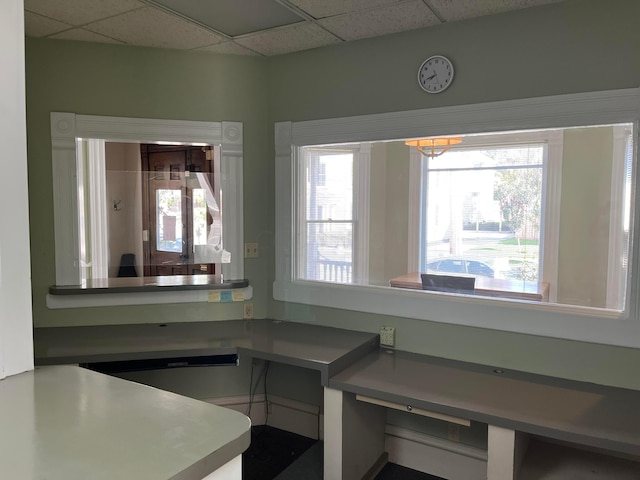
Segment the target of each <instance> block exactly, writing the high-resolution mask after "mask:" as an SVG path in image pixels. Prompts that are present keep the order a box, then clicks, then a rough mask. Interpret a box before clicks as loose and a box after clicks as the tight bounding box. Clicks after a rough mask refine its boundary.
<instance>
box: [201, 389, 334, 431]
mask: <svg viewBox="0 0 640 480" xmlns="http://www.w3.org/2000/svg"><path fill="white" fill-rule="evenodd" d="M267 398H268V400H269V406H268V411H267V409H266V408H265V396H264V394H260V395H254V396H253V402H252V403H251V408H249V395H239V396H235V397H218V398H207V399H204V401H205V402H208V403H213V404H214V405H218V406H221V407H226V408H230V409H232V410H235V411H237V412H240V413H242V414H244V415H247V416H249V418H251V424H252V425H264V424H265V423H266V424H267V425H269V426H271V427H275V428H279V429H281V430H286V431H287V432H292V433H296V434H298V435H302V436H305V437H308V438H315V439H318V438H319V436H320V435H321V431H322V428H321V423H320V421H321V416H320V415H319V411H320V408H319V407H317V406H315V405H309V404H307V403H302V402H298V401H296V400H291V399H289V398H284V397H279V396H276V395H269V396H268V397H267Z"/></svg>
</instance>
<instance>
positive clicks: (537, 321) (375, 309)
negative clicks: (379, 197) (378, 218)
mask: <svg viewBox="0 0 640 480" xmlns="http://www.w3.org/2000/svg"><path fill="white" fill-rule="evenodd" d="M639 92H640V89H637V88H633V89H624V90H615V91H604V92H590V93H579V94H570V95H559V96H552V97H543V98H531V99H523V100H513V101H503V102H493V103H488V104H475V105H462V106H454V107H442V108H433V109H424V110H412V111H406V112H394V113H385V114H376V115H365V116H356V117H345V118H335V119H325V120H313V121H303V122H279V123H276V124H275V154H276V157H275V158H276V160H275V161H276V165H275V170H276V188H275V208H276V259H275V265H276V278H275V282H274V284H273V296H274V298H275V299H276V300H280V301H286V302H292V303H301V304H308V305H317V306H324V307H332V308H340V309H344V310H351V311H359V312H367V313H373V314H381V315H392V316H397V317H405V318H411V319H418V320H429V321H436V322H442V323H451V324H456V325H466V326H474V327H481V328H489V329H495V330H502V331H509V332H517V333H526V334H533V335H541V336H547V337H555V338H565V339H571V340H580V341H586V342H594V343H602V344H608V345H619V346H626V347H635V348H638V347H640V315H639V311H638V297H639V295H640V282H639V281H638V274H639V273H640V272H639V269H640V265H638V263H639V262H638V261H637V260H636V259H637V258H638V253H639V252H638V250H639V248H640V247H639V243H640V242H638V239H637V236H638V235H633V230H632V235H631V247H630V263H629V265H630V269H629V270H630V272H629V276H628V279H629V286H628V290H627V291H628V294H627V302H626V306H625V309H624V310H623V311H617V310H611V309H601V308H591V307H576V306H571V305H558V304H554V303H548V304H547V303H539V302H527V301H519V300H509V299H493V298H486V297H472V296H462V295H458V296H455V295H448V294H442V293H440V292H424V291H421V290H407V289H399V288H391V287H382V286H371V285H355V284H351V285H346V284H335V283H329V282H312V281H306V280H301V279H299V278H296V276H295V239H294V225H293V222H292V219H293V218H294V212H295V198H294V185H295V176H294V175H295V172H296V168H295V164H296V161H297V158H296V152H297V150H298V147H302V146H311V145H328V144H337V143H350V142H375V141H384V140H392V139H406V138H413V137H424V136H435V135H454V134H467V133H469V134H470V133H484V132H486V133H490V132H504V131H514V130H520V129H522V130H527V129H545V128H562V127H578V126H590V125H606V124H615V123H627V122H630V123H634V124H636V128H637V122H638V119H639V118H640V95H639ZM636 140H637V137H636ZM634 168H635V159H634ZM634 172H635V170H634ZM637 175H638V174H637V173H634V182H633V185H632V192H635V177H637ZM547 193H548V194H551V193H552V192H547ZM639 201H640V198H638V197H636V198H635V206H636V207H637V206H638V202H639ZM639 215H640V208H634V209H633V212H632V220H631V223H632V226H633V225H640V222H638V216H639ZM414 216H415V212H414ZM554 273H555V272H547V274H551V275H553V274H554Z"/></svg>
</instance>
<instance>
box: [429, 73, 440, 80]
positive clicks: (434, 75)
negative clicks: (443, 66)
mask: <svg viewBox="0 0 640 480" xmlns="http://www.w3.org/2000/svg"><path fill="white" fill-rule="evenodd" d="M437 75H438V74H437V73H434V74H433V75H431V76H430V77H427V80H431V79H432V78H434V77H436V76H437Z"/></svg>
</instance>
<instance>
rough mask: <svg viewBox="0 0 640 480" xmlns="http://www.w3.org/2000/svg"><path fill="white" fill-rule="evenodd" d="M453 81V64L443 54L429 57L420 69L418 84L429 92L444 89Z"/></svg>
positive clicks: (437, 91)
mask: <svg viewBox="0 0 640 480" xmlns="http://www.w3.org/2000/svg"><path fill="white" fill-rule="evenodd" d="M452 81H453V64H452V63H451V60H449V59H448V58H447V57H443V56H442V55H434V56H433V57H429V58H427V59H426V60H425V61H424V62H422V65H420V68H419V69H418V84H419V85H420V87H421V88H422V89H423V90H424V91H425V92H429V93H440V92H442V91H444V90H445V89H446V88H447V87H448V86H449V85H451V82H452Z"/></svg>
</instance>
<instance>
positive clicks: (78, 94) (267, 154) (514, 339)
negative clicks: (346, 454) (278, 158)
mask: <svg viewBox="0 0 640 480" xmlns="http://www.w3.org/2000/svg"><path fill="white" fill-rule="evenodd" d="M638 18H640V2H637V1H636V0H610V1H607V2H602V1H598V0H582V1H571V0H570V1H569V2H567V3H563V4H560V5H550V6H547V7H542V8H535V9H529V10H524V11H520V12H514V13H510V14H504V15H498V16H495V17H488V18H480V19H476V20H470V21H462V22H456V23H452V24H448V25H447V24H445V25H442V26H438V27H433V28H430V29H425V30H418V31H413V32H407V33H403V34H398V35H389V36H385V37H381V38H376V39H369V40H363V41H359V42H352V43H348V44H344V45H339V46H334V47H327V48H322V49H316V50H311V51H307V52H300V53H295V54H290V55H284V56H279V57H272V58H267V59H264V58H247V57H234V56H217V55H211V54H196V53H185V52H178V51H167V50H155V49H143V48H132V47H119V46H108V45H95V44H88V43H75V42H65V41H46V40H33V39H29V40H28V41H27V45H26V47H27V48H26V52H27V59H26V75H27V130H28V161H29V201H30V207H29V208H30V227H31V255H32V278H33V305H34V323H35V325H36V326H49V325H77V324H86V323H102V324H107V323H132V322H155V321H161V322H169V321H179V320H187V321H198V320H214V319H223V318H225V319H226V318H240V317H241V313H242V312H241V308H240V306H239V305H231V306H221V305H210V304H184V305H167V306H136V307H113V308H91V309H70V310H48V309H47V308H46V306H45V295H46V292H47V288H48V286H49V285H51V284H52V283H54V278H55V275H54V254H53V252H54V248H53V218H52V214H53V209H52V205H51V198H52V187H51V178H52V177H51V148H50V135H49V112H51V111H71V112H76V113H83V114H93V115H115V116H133V117H152V118H172V119H173V118H175V119H189V120H211V121H218V120H234V121H242V122H244V133H245V164H244V166H245V169H244V192H245V198H244V201H245V211H244V216H245V219H244V225H245V240H246V241H252V242H259V243H260V248H261V253H262V255H261V257H260V258H259V259H257V260H251V261H247V262H246V268H245V270H246V276H247V277H248V278H249V279H250V280H251V282H252V284H253V286H254V296H255V297H254V304H255V308H256V316H257V317H265V316H270V317H274V318H281V319H288V320H292V321H299V322H305V323H314V324H320V325H328V326H336V327H343V328H348V329H355V330H363V331H370V332H377V331H378V330H379V328H380V326H381V325H391V326H395V327H396V328H397V346H398V348H400V349H403V350H409V351H414V352H423V353H428V354H431V355H440V356H443V357H447V358H455V359H462V360H467V361H472V362H479V363H484V364H490V365H499V366H502V367H504V368H514V369H519V370H525V371H531V372H538V373H544V374H549V375H555V376H560V377H567V378H574V379H580V380H586V381H592V382H598V383H603V384H610V385H619V386H626V387H631V388H636V389H640V375H637V372H636V368H635V366H636V365H638V364H640V350H635V349H625V348H615V347H609V346H603V345H595V344H586V343H580V342H571V341H565V340H558V339H550V338H543V337H536V336H530V335H519V334H512V333H506V332H499V331H492V330H487V329H479V328H471V327H462V326H455V325H447V324H440V323H435V322H428V321H419V320H411V319H404V318H398V317H389V316H379V315H371V314H365V313H359V312H350V311H342V310H336V309H329V308H319V307H311V306H307V305H298V304H287V303H282V302H276V301H273V300H272V299H271V287H270V285H271V282H272V281H273V279H274V272H275V268H274V267H275V258H274V257H275V256H274V252H273V230H274V225H275V211H274V208H273V204H274V189H275V180H274V175H275V169H274V154H273V151H274V148H273V122H274V121H282V120H292V121H297V120H307V119H320V118H332V117H340V116H350V115H359V114H370V113H382V112H391V111H399V110H411V109H420V108H430V107H438V106H449V105H462V104H471V103H478V102H488V101H497V100H508V99H517V98H528V97H537V96H546V95H555V94H564V93H573V92H585V91H597V90H607V89H618V88H635V87H637V86H638V83H639V79H640V29H638V28H637V25H636V22H637V19H638ZM434 53H441V54H445V55H448V56H449V57H451V58H452V59H453V61H454V64H455V68H456V79H455V82H454V84H453V85H452V86H451V87H450V88H449V89H448V90H447V91H446V92H445V93H443V94H441V95H435V96H434V95H427V94H425V93H424V92H422V90H420V88H419V87H418V85H417V82H416V71H417V68H418V66H419V65H420V63H421V62H422V61H423V60H424V59H425V58H426V57H427V56H429V55H431V54H434ZM603 59H606V69H605V68H604V67H603V66H602V64H601V63H600V62H603V61H604V60H603ZM245 373H246V372H245ZM296 375H297V374H296ZM245 380H246V379H245ZM176 382H177V381H176ZM169 383H171V382H170V381H169ZM242 383H243V382H242V381H240V384H242ZM244 383H246V382H244ZM292 383H293V382H292ZM295 383H299V381H296V382H295ZM295 388H296V386H295V385H292V386H291V389H292V391H293V390H294V389H295ZM184 389H186V390H191V389H192V387H191V386H184ZM280 389H285V390H286V385H278V390H280ZM239 390H242V388H239ZM231 393H232V394H233V393H237V392H236V388H235V387H234V388H233V389H232V392H231ZM197 394H198V395H200V396H208V395H211V392H209V391H208V390H207V391H201V390H198V392H197ZM280 394H282V393H280ZM312 397H315V395H312Z"/></svg>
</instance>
